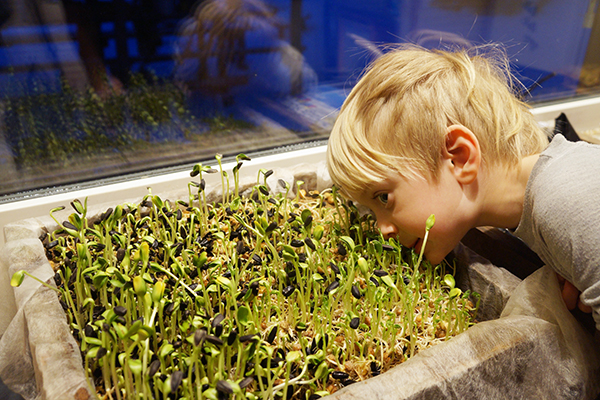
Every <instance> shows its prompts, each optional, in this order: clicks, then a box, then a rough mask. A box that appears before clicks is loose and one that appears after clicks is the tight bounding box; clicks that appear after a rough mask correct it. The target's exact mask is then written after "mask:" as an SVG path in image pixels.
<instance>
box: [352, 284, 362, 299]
mask: <svg viewBox="0 0 600 400" xmlns="http://www.w3.org/2000/svg"><path fill="white" fill-rule="evenodd" d="M350 293H352V296H354V298H355V299H360V298H361V297H362V294H361V293H360V289H359V288H358V286H355V285H352V288H350Z"/></svg>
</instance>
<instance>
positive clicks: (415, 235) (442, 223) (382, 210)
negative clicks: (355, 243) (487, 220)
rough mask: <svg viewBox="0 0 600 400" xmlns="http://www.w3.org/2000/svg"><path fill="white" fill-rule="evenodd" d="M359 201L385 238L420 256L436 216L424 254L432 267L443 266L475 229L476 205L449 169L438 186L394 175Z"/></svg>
mask: <svg viewBox="0 0 600 400" xmlns="http://www.w3.org/2000/svg"><path fill="white" fill-rule="evenodd" d="M447 162H448V161H447ZM356 200H357V201H358V202H359V203H361V204H363V205H365V206H367V207H369V208H370V209H371V210H372V211H373V212H374V213H375V216H376V217H377V223H378V225H379V228H380V229H381V232H382V234H383V235H384V237H386V238H390V237H394V238H396V239H397V240H398V241H399V242H400V243H401V244H402V245H403V246H405V247H409V248H414V249H415V251H416V252H420V251H421V246H422V245H423V237H424V236H425V222H426V221H427V218H428V217H429V216H430V215H431V214H435V225H434V226H433V228H432V229H431V230H430V232H429V236H428V238H427V243H426V245H425V253H424V255H425V257H426V258H427V259H428V260H429V261H430V262H431V263H432V264H438V263H440V262H441V261H442V260H443V259H444V257H446V255H448V253H449V252H450V251H452V249H454V247H455V246H456V245H457V244H458V242H459V241H460V240H461V239H462V237H463V236H464V235H465V234H466V233H467V231H468V230H469V229H470V228H471V223H470V221H472V218H471V217H472V216H473V213H472V212H473V204H472V202H471V201H470V200H469V199H468V196H465V194H464V192H463V190H462V186H461V185H460V183H458V182H457V180H456V179H455V178H454V176H453V175H452V173H450V172H449V169H448V168H443V167H442V170H441V174H440V180H439V181H438V182H437V183H430V182H427V181H426V180H425V179H423V178H418V179H406V178H404V177H402V176H401V175H399V174H397V173H390V174H388V176H387V179H385V180H384V181H382V182H373V184H372V185H371V187H370V188H369V189H368V190H367V191H365V192H363V193H362V194H361V195H360V196H357V198H356Z"/></svg>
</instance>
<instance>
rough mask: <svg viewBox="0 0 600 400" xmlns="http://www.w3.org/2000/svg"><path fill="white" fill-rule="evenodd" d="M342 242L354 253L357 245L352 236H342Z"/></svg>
mask: <svg viewBox="0 0 600 400" xmlns="http://www.w3.org/2000/svg"><path fill="white" fill-rule="evenodd" d="M340 241H341V242H342V243H344V245H346V247H348V249H349V250H350V251H354V247H356V245H355V244H354V240H352V238H351V237H350V236H340Z"/></svg>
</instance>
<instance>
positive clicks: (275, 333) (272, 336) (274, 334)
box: [267, 325, 277, 344]
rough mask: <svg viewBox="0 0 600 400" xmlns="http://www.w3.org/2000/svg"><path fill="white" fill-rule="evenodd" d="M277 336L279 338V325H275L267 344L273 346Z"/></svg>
mask: <svg viewBox="0 0 600 400" xmlns="http://www.w3.org/2000/svg"><path fill="white" fill-rule="evenodd" d="M276 336H277V325H275V326H274V327H273V329H271V331H270V332H269V336H267V342H269V343H271V344H273V341H274V340H275V337H276Z"/></svg>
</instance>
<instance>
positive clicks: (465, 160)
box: [444, 125, 481, 184]
mask: <svg viewBox="0 0 600 400" xmlns="http://www.w3.org/2000/svg"><path fill="white" fill-rule="evenodd" d="M444 159H446V160H448V161H450V163H451V164H450V168H451V169H452V173H453V174H454V176H455V177H456V179H457V180H458V181H459V182H460V183H462V184H469V183H472V182H473V181H474V180H475V178H477V174H478V173H479V167H480V166H481V149H480V148H479V141H478V140H477V137H476V136H475V134H474V133H473V132H471V131H470V130H469V129H468V128H466V127H464V126H462V125H451V126H449V127H448V128H447V130H446V145H445V146H444Z"/></svg>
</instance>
